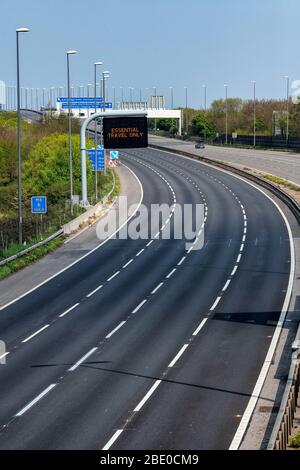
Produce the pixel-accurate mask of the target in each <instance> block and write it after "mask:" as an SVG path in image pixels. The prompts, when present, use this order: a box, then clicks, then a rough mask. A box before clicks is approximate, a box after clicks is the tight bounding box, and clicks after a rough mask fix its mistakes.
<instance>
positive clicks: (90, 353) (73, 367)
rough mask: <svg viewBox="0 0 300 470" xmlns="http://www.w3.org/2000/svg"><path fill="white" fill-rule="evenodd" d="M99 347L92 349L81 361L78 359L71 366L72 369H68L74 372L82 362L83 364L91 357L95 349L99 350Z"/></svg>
mask: <svg viewBox="0 0 300 470" xmlns="http://www.w3.org/2000/svg"><path fill="white" fill-rule="evenodd" d="M97 349H98V348H93V349H91V350H90V351H89V352H88V353H86V354H85V355H84V356H83V357H82V358H81V359H79V361H77V362H76V364H74V366H72V367H70V369H68V371H69V372H73V371H74V370H76V369H77V368H78V367H79V366H80V364H82V363H83V362H84V361H85V360H86V359H87V358H88V357H90V356H91V355H92V354H93V353H94V352H95V351H97Z"/></svg>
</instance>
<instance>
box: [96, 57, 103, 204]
mask: <svg viewBox="0 0 300 470" xmlns="http://www.w3.org/2000/svg"><path fill="white" fill-rule="evenodd" d="M101 65H103V62H101V61H100V60H99V61H98V62H94V100H95V103H94V105H95V113H96V112H97V103H96V98H97V67H100V66H101ZM97 122H98V120H97V119H96V120H95V132H94V143H95V201H96V202H97V198H98V168H97V162H98V159H97V145H98V134H97V131H98V128H97Z"/></svg>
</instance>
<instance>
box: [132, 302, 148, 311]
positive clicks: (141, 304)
mask: <svg viewBox="0 0 300 470" xmlns="http://www.w3.org/2000/svg"><path fill="white" fill-rule="evenodd" d="M146 302H147V299H144V300H143V301H142V302H141V303H140V304H139V305H138V306H137V307H136V308H135V309H134V310H133V312H132V313H136V312H137V311H138V310H139V309H140V308H141V307H142V306H143V305H144V304H145V303H146Z"/></svg>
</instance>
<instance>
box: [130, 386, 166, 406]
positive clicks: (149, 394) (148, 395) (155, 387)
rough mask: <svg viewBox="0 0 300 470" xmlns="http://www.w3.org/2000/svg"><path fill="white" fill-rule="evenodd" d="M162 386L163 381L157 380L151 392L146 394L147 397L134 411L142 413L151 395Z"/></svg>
mask: <svg viewBox="0 0 300 470" xmlns="http://www.w3.org/2000/svg"><path fill="white" fill-rule="evenodd" d="M160 384H161V380H156V382H155V383H154V384H153V385H152V387H151V388H150V390H149V391H148V392H147V393H146V395H145V396H144V398H143V399H142V400H141V401H140V403H139V404H138V405H137V406H136V407H135V408H134V410H133V411H135V412H136V411H140V410H141V409H142V407H143V406H144V404H145V403H146V401H148V400H149V398H150V397H151V395H152V394H153V393H154V392H155V390H156V389H157V387H158V386H159V385H160Z"/></svg>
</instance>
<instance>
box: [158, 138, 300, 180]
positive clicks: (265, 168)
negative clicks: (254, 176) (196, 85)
mask: <svg viewBox="0 0 300 470" xmlns="http://www.w3.org/2000/svg"><path fill="white" fill-rule="evenodd" d="M149 142H150V144H151V143H152V144H156V145H166V146H170V147H174V148H177V149H179V150H185V151H187V152H193V153H195V154H196V155H203V156H204V157H206V158H212V159H214V160H222V161H224V162H226V163H231V164H233V165H237V166H239V167H242V168H243V167H247V168H253V169H256V170H258V171H259V172H261V173H269V174H272V175H275V176H279V177H280V178H285V179H287V180H289V181H293V182H295V183H297V184H300V154H299V153H291V152H281V151H275V150H258V149H239V148H227V147H221V146H220V147H217V146H212V145H205V149H203V150H202V149H197V150H196V149H195V143H193V142H184V141H180V140H176V139H170V138H167V137H157V136H154V135H151V136H150V138H149Z"/></svg>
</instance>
